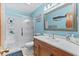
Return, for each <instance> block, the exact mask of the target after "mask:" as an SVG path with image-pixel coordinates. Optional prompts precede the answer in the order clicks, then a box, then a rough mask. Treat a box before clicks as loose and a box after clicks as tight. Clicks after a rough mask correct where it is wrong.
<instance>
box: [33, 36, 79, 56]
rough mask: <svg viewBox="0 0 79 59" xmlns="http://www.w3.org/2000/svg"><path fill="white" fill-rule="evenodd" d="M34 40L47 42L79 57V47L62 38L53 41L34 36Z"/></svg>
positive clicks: (48, 38)
mask: <svg viewBox="0 0 79 59" xmlns="http://www.w3.org/2000/svg"><path fill="white" fill-rule="evenodd" d="M34 38H37V39H38V40H41V41H43V42H46V43H48V44H50V45H52V46H55V47H57V48H59V49H62V50H64V51H66V52H68V53H71V54H73V55H75V56H79V46H78V45H76V44H74V43H71V42H69V41H67V40H65V39H62V38H56V39H52V38H51V37H48V36H34Z"/></svg>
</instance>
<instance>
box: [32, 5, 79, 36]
mask: <svg viewBox="0 0 79 59" xmlns="http://www.w3.org/2000/svg"><path fill="white" fill-rule="evenodd" d="M68 10H70V8H69V7H68V9H67V11H68ZM61 11H62V13H64V11H66V10H65V9H62V10H61ZM43 12H44V4H42V5H41V6H40V7H39V8H37V9H36V10H35V11H34V12H33V13H32V14H31V16H32V17H33V18H34V17H36V16H37V15H39V14H43ZM77 13H78V15H77V20H78V32H67V31H46V30H44V22H43V21H40V22H36V23H35V26H36V27H35V33H48V34H52V33H55V34H59V35H65V34H67V33H73V34H75V35H76V36H79V4H77ZM56 14H58V13H56ZM56 14H55V15H56ZM50 17H51V16H50ZM33 20H34V19H33Z"/></svg>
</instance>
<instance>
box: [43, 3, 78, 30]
mask: <svg viewBox="0 0 79 59" xmlns="http://www.w3.org/2000/svg"><path fill="white" fill-rule="evenodd" d="M56 7H57V6H56ZM44 29H45V30H48V31H49V30H51V31H77V30H78V29H77V4H75V3H65V4H63V5H61V6H59V7H57V8H55V7H54V8H53V9H51V11H50V10H49V11H48V12H45V13H44Z"/></svg>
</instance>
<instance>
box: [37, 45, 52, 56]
mask: <svg viewBox="0 0 79 59" xmlns="http://www.w3.org/2000/svg"><path fill="white" fill-rule="evenodd" d="M39 49H40V50H39V55H40V56H53V54H52V53H51V51H50V49H49V48H48V47H46V46H43V45H40V47H39Z"/></svg>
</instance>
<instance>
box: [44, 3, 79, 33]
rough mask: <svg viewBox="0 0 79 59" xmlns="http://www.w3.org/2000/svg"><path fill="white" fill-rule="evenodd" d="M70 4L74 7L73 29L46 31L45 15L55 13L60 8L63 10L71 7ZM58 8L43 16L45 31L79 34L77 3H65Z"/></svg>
mask: <svg viewBox="0 0 79 59" xmlns="http://www.w3.org/2000/svg"><path fill="white" fill-rule="evenodd" d="M70 4H71V5H72V11H73V27H72V29H70V30H69V29H46V25H45V18H44V17H45V15H47V14H49V13H51V12H53V11H54V10H56V9H58V8H63V7H64V6H67V5H70ZM58 8H56V9H54V10H51V11H49V12H47V13H44V14H43V19H44V30H48V31H76V32H77V31H78V27H77V26H78V25H77V4H76V3H65V4H64V5H63V6H61V7H58Z"/></svg>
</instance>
